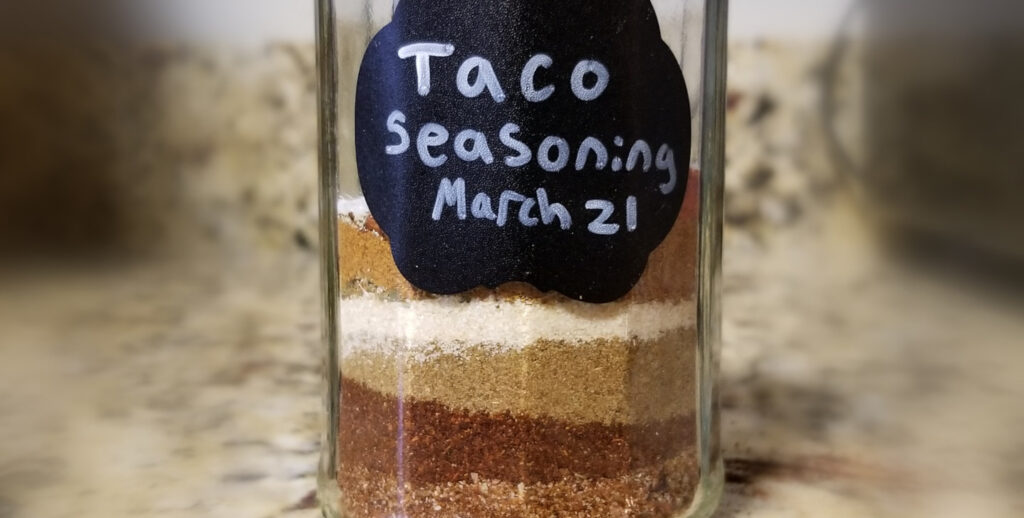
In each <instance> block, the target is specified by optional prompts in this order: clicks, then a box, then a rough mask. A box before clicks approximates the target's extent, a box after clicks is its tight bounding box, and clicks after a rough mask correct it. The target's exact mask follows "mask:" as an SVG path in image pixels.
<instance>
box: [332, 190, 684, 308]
mask: <svg viewBox="0 0 1024 518" xmlns="http://www.w3.org/2000/svg"><path fill="white" fill-rule="evenodd" d="M698 186H699V175H698V174H697V172H696V171H690V181H689V184H688V185H687V193H686V199H685V200H684V202H683V208H682V210H680V212H679V215H678V217H677V218H676V222H675V225H674V226H673V227H672V231H671V232H669V234H668V237H666V238H665V240H664V241H663V242H662V243H661V245H660V246H658V248H656V249H655V250H654V252H653V253H652V254H651V255H650V257H649V259H648V263H647V268H646V270H644V274H643V276H642V277H641V278H640V280H639V281H638V282H637V284H636V286H635V287H634V288H633V289H632V290H631V291H630V292H629V293H628V294H626V296H625V297H623V298H622V299H619V300H618V301H616V302H613V303H612V304H629V303H635V302H649V301H666V300H686V299H691V298H692V296H693V291H694V284H695V281H696V264H697V263H696V260H697V237H698V236H697V214H698V210H697V209H698V199H699V197H698V195H697V193H698V190H699V187H698ZM338 234H339V236H338V237H339V241H338V243H339V267H340V275H341V294H342V296H356V295H362V294H364V293H376V294H379V295H381V296H382V297H384V298H389V299H397V300H415V299H429V298H434V297H438V295H433V294H430V293H427V292H425V291H422V290H420V289H417V288H415V287H414V286H412V285H411V284H409V282H408V281H406V280H405V277H404V276H403V275H402V274H401V272H399V271H398V267H397V266H395V263H394V260H393V259H392V256H391V247H390V245H389V244H388V239H387V237H386V236H385V235H384V233H383V232H382V231H381V229H380V227H379V226H377V223H376V222H375V221H374V220H373V218H372V217H370V218H369V219H367V220H366V222H365V223H364V224H363V225H358V224H356V222H355V219H354V218H353V216H352V215H350V214H339V225H338ZM491 296H498V297H503V298H509V299H516V298H519V299H529V300H535V301H539V302H543V303H554V302H565V301H570V299H568V298H567V297H564V296H562V295H560V294H558V293H555V292H550V293H543V292H541V291H539V290H537V289H536V288H534V287H533V286H531V285H529V284H525V283H520V282H511V283H507V284H504V285H502V286H499V287H498V288H496V289H489V288H484V287H481V288H477V289H474V290H470V291H468V292H465V293H463V294H460V295H455V297H460V298H463V299H465V300H467V301H468V300H478V299H485V298H488V297H491ZM574 302H577V303H580V302H578V301H574ZM581 304H582V303H581Z"/></svg>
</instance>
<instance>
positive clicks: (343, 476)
mask: <svg viewBox="0 0 1024 518" xmlns="http://www.w3.org/2000/svg"><path fill="white" fill-rule="evenodd" d="M695 459H696V456H695V455H694V454H693V453H692V452H687V453H684V454H683V455H680V456H678V457H676V458H675V459H672V460H670V461H669V462H666V463H665V464H664V465H663V466H660V467H656V468H647V469H640V470H636V471H633V472H630V473H627V474H625V475H622V476H619V477H615V478H601V479H588V478H583V477H571V478H568V479H565V480H561V481H558V482H553V483H548V484H542V483H538V484H519V483H515V482H506V481H499V480H492V479H485V478H483V477H481V476H479V474H475V473H471V474H470V475H469V477H467V479H466V480H460V481H458V482H448V483H442V484H436V485H423V486H414V485H412V484H409V483H407V482H406V483H403V484H401V485H399V483H398V480H397V478H396V477H395V476H394V474H390V475H385V474H382V473H377V472H371V471H369V470H367V469H365V468H355V469H350V470H345V471H343V472H342V473H340V474H339V477H338V479H339V485H340V486H341V488H342V497H341V502H340V509H341V516H342V517H345V518H349V517H351V518H357V517H358V518H392V517H394V516H405V517H408V518H419V517H432V518H435V517H436V518H448V517H452V518H454V517H461V518H469V517H487V518H551V517H553V516H558V517H564V518H594V517H599V516H615V517H626V516H635V517H641V516H642V517H649V518H670V517H674V516H679V515H682V513H683V512H684V511H685V510H686V509H687V508H688V507H689V506H690V503H691V502H692V501H693V497H694V494H695V492H696V487H697V480H698V471H697V465H696V460H695ZM400 488H401V489H400Z"/></svg>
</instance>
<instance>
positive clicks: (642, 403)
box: [341, 328, 697, 424]
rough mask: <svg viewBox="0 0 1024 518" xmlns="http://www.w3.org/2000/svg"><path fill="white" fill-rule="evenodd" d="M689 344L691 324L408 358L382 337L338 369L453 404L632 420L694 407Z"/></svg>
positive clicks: (394, 391) (382, 387) (572, 418)
mask: <svg viewBox="0 0 1024 518" xmlns="http://www.w3.org/2000/svg"><path fill="white" fill-rule="evenodd" d="M695 342H696V331H695V330H694V329H692V328H691V329H677V330H674V331H671V332H670V333H668V334H666V335H664V336H663V337H661V338H660V339H657V340H652V341H638V340H631V341H620V340H603V339H602V340H595V341H591V342H587V343H584V344H570V343H563V342H557V341H547V340H540V341H538V342H535V343H533V344H531V345H530V346H528V347H525V348H523V349H521V350H517V351H511V352H500V353H497V352H495V351H493V349H491V348H488V347H487V346H486V345H480V346H475V347H469V348H467V349H465V350H464V351H463V352H462V353H461V354H459V355H454V354H437V355H429V356H428V357H427V359H426V360H425V361H415V362H414V361H406V360H405V359H404V358H403V356H402V354H403V353H402V352H401V344H394V345H390V346H389V345H388V344H383V345H381V347H379V348H378V350H377V351H359V352H355V353H352V354H350V355H346V356H345V357H344V358H343V359H342V361H341V372H342V375H343V376H345V377H346V378H347V379H351V380H354V381H358V382H359V383H362V384H364V385H366V386H367V387H369V388H370V389H373V390H375V391H377V392H381V393H384V394H387V395H390V396H398V395H399V391H401V395H403V396H404V397H407V398H413V399H416V400H422V401H436V402H439V403H443V404H444V405H446V406H448V407H451V408H457V409H465V410H470V411H485V412H503V411H510V412H512V413H514V414H517V415H527V416H547V417H553V418H556V419H560V420H563V421H566V422H570V423H589V422H600V423H627V424H631V423H638V422H646V421H652V420H664V419H669V418H672V417H677V416H680V415H690V414H692V413H693V412H694V411H695V409H696V389H695V387H694V378H695V376H696V370H695V369H696V367H695V359H696V358H695V355H696V354H697V353H696V347H695ZM419 352H421V353H422V352H429V351H422V350H421V351H419Z"/></svg>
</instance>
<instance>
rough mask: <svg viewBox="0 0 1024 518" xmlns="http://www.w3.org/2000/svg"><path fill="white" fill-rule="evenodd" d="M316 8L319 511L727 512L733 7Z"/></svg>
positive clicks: (351, 4) (378, 3)
mask: <svg viewBox="0 0 1024 518" xmlns="http://www.w3.org/2000/svg"><path fill="white" fill-rule="evenodd" d="M317 14H318V44H319V49H318V58H319V59H318V65H319V66H318V69H319V72H318V73H319V88H320V91H319V93H320V131H321V144H320V154H321V161H320V173H321V179H320V182H321V183H320V186H321V199H320V203H321V221H322V233H321V242H322V245H323V246H322V250H323V260H322V264H323V308H324V311H323V313H324V341H325V347H326V351H327V353H326V368H325V372H326V374H325V378H326V390H327V395H326V403H325V404H326V407H327V414H328V421H327V423H328V425H327V427H326V432H325V434H324V449H323V457H322V463H321V472H320V500H321V502H322V505H323V508H324V513H325V515H326V516H331V517H334V516H343V517H352V518H363V517H393V516H401V517H418V516H460V517H464V518H472V517H487V518H494V517H506V516H507V517H521V516H586V517H600V516H652V517H684V516H686V517H690V516H707V515H709V514H710V513H711V512H712V510H713V509H714V507H715V505H716V503H717V500H718V497H719V494H720V492H721V488H722V483H723V478H722V467H721V460H720V457H719V445H718V413H717V407H716V396H715V392H716V390H715V381H714V380H715V372H716V364H717V349H718V344H719V332H720V331H719V320H720V309H719V302H718V300H719V296H718V284H719V277H720V264H721V258H720V257H721V244H720V236H721V223H720V221H721V196H722V167H723V137H722V135H723V124H724V122H723V121H724V101H723V88H724V80H725V77H724V75H725V48H724V40H725V17H726V1H724V0H722V1H716V0H709V1H703V0H699V1H698V0H654V2H653V4H652V2H651V1H650V0H631V1H628V2H621V1H615V2H595V1H593V0H566V1H562V2H541V1H538V0H508V1H504V2H495V1H493V0H461V1H458V2H455V1H448V0H443V1H438V0H429V1H428V0H402V1H401V2H397V1H396V2H394V3H392V2H391V1H383V0H319V1H318V13H317Z"/></svg>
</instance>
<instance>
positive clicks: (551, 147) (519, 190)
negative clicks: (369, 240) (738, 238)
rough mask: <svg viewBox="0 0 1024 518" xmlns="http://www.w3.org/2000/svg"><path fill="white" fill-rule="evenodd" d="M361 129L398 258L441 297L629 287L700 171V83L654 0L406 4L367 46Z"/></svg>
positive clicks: (366, 182)
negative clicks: (694, 152)
mask: <svg viewBox="0 0 1024 518" xmlns="http://www.w3.org/2000/svg"><path fill="white" fill-rule="evenodd" d="M355 130H356V137H355V138H356V158H357V163H358V168H359V179H360V183H361V184H362V189H363V192H364V194H365V196H366V201H367V204H368V205H369V208H370V212H371V214H372V215H373V217H374V218H375V219H376V220H377V222H378V224H379V225H380V227H381V229H382V230H383V231H384V233H385V234H387V236H388V238H389V239H390V242H391V252H392V255H393V257H394V260H395V263H396V265H397V266H398V269H399V270H400V271H401V272H402V274H403V275H404V276H405V277H406V278H407V279H408V280H409V282H411V283H412V284H413V285H414V286H416V287H418V288H420V289H423V290H426V291H428V292H432V293H436V294H455V293H460V292H463V291H466V290H469V289H472V288H475V287H478V286H488V287H497V286H498V285H500V284H503V283H506V282H510V281H523V282H528V283H530V284H532V285H534V286H535V287H537V288H538V289H540V290H542V291H550V290H555V291H558V292H560V293H562V294H564V295H566V296H568V297H572V298H574V299H579V300H583V301H588V302H595V303H600V302H609V301H613V300H616V299H618V298H620V297H622V296H623V295H625V294H626V293H628V292H629V290H630V289H631V288H632V287H633V286H634V285H635V284H636V282H637V281H638V280H639V278H640V276H641V274H642V273H643V271H644V268H645V266H646V264H647V258H648V256H649V255H650V253H651V252H652V251H653V250H654V249H655V248H656V247H657V246H658V245H659V244H660V243H661V242H662V241H663V240H664V239H665V237H666V236H667V235H668V233H669V231H670V230H671V228H672V225H673V224H674V223H675V220H676V217H677V215H678V214H679V210H680V207H681V205H682V201H683V197H684V194H685V191H686V188H687V185H686V182H687V179H688V178H689V175H688V170H689V162H690V131H691V130H690V105H689V96H688V94H687V90H686V83H685V81H684V80H683V74H682V71H681V69H680V66H679V63H677V61H676V58H675V56H674V55H673V53H672V52H671V50H670V49H669V48H668V46H667V45H666V44H665V43H664V42H663V41H662V39H661V35H660V31H659V27H658V20H657V18H656V16H655V12H654V9H653V7H652V6H651V4H650V1H649V0H558V1H550V0H401V2H399V4H398V7H397V9H396V10H395V13H394V17H393V19H392V21H391V23H389V24H388V25H387V26H385V27H384V28H383V29H381V31H380V32H378V33H377V34H376V36H374V38H373V40H372V42H371V43H370V45H369V47H368V48H367V50H366V54H365V56H364V57H363V61H362V66H361V68H360V71H359V80H358V84H357V88H356V121H355ZM680 275H684V273H683V272H680Z"/></svg>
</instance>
